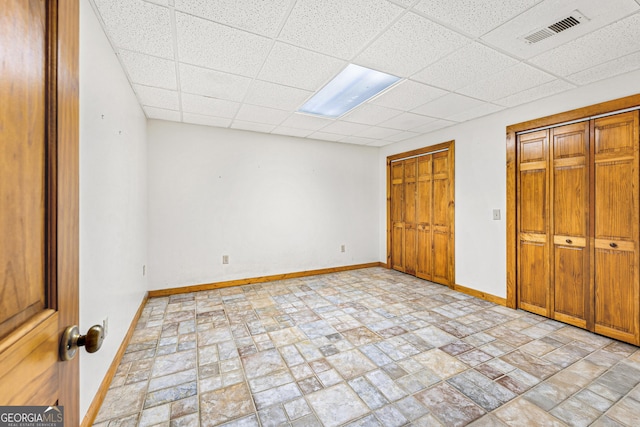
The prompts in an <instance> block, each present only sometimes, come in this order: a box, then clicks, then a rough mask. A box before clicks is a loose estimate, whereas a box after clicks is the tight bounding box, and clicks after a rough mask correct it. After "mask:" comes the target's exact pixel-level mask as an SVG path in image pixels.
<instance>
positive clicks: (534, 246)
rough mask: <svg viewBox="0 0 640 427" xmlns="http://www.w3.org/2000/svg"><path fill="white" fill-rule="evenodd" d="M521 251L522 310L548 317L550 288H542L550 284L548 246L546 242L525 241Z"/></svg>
mask: <svg viewBox="0 0 640 427" xmlns="http://www.w3.org/2000/svg"><path fill="white" fill-rule="evenodd" d="M519 249H520V250H519V252H520V254H519V255H520V256H519V277H518V279H519V284H520V290H519V296H520V301H519V303H520V308H522V309H524V310H528V311H531V312H533V313H536V314H539V315H542V316H548V309H547V300H548V294H549V293H548V288H547V286H541V284H546V283H548V282H549V278H548V275H547V262H548V261H547V260H548V258H549V256H548V251H547V245H546V243H545V242H535V241H526V240H523V241H521V242H520V248H519Z"/></svg>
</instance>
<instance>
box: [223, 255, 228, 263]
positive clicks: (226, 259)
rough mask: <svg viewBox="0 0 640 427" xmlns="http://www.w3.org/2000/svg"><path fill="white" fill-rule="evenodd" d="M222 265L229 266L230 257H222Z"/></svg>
mask: <svg viewBox="0 0 640 427" xmlns="http://www.w3.org/2000/svg"><path fill="white" fill-rule="evenodd" d="M222 263H223V264H229V255H222Z"/></svg>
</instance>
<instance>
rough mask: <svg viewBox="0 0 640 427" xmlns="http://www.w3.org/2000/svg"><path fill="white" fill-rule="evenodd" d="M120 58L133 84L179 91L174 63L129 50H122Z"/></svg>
mask: <svg viewBox="0 0 640 427" xmlns="http://www.w3.org/2000/svg"><path fill="white" fill-rule="evenodd" d="M119 56H120V60H121V61H122V65H123V66H124V68H125V69H126V71H127V73H128V74H129V78H130V79H131V82H132V83H140V84H143V85H147V86H156V87H161V88H164V89H177V87H178V86H177V84H176V65H175V63H174V62H173V61H171V60H168V59H163V58H158V57H155V56H150V55H145V54H142V53H137V52H131V51H128V50H121V51H120V54H119Z"/></svg>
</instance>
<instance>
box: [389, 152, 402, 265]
mask: <svg viewBox="0 0 640 427" xmlns="http://www.w3.org/2000/svg"><path fill="white" fill-rule="evenodd" d="M390 203H391V242H392V245H391V268H393V269H394V270H398V271H404V162H402V161H400V162H394V163H392V164H391V201H390Z"/></svg>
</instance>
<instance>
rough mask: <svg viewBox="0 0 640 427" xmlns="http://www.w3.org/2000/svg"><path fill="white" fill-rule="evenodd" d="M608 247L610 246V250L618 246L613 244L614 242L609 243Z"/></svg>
mask: <svg viewBox="0 0 640 427" xmlns="http://www.w3.org/2000/svg"><path fill="white" fill-rule="evenodd" d="M609 246H611V247H612V248H617V247H618V244H617V243H615V242H611V243H609Z"/></svg>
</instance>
